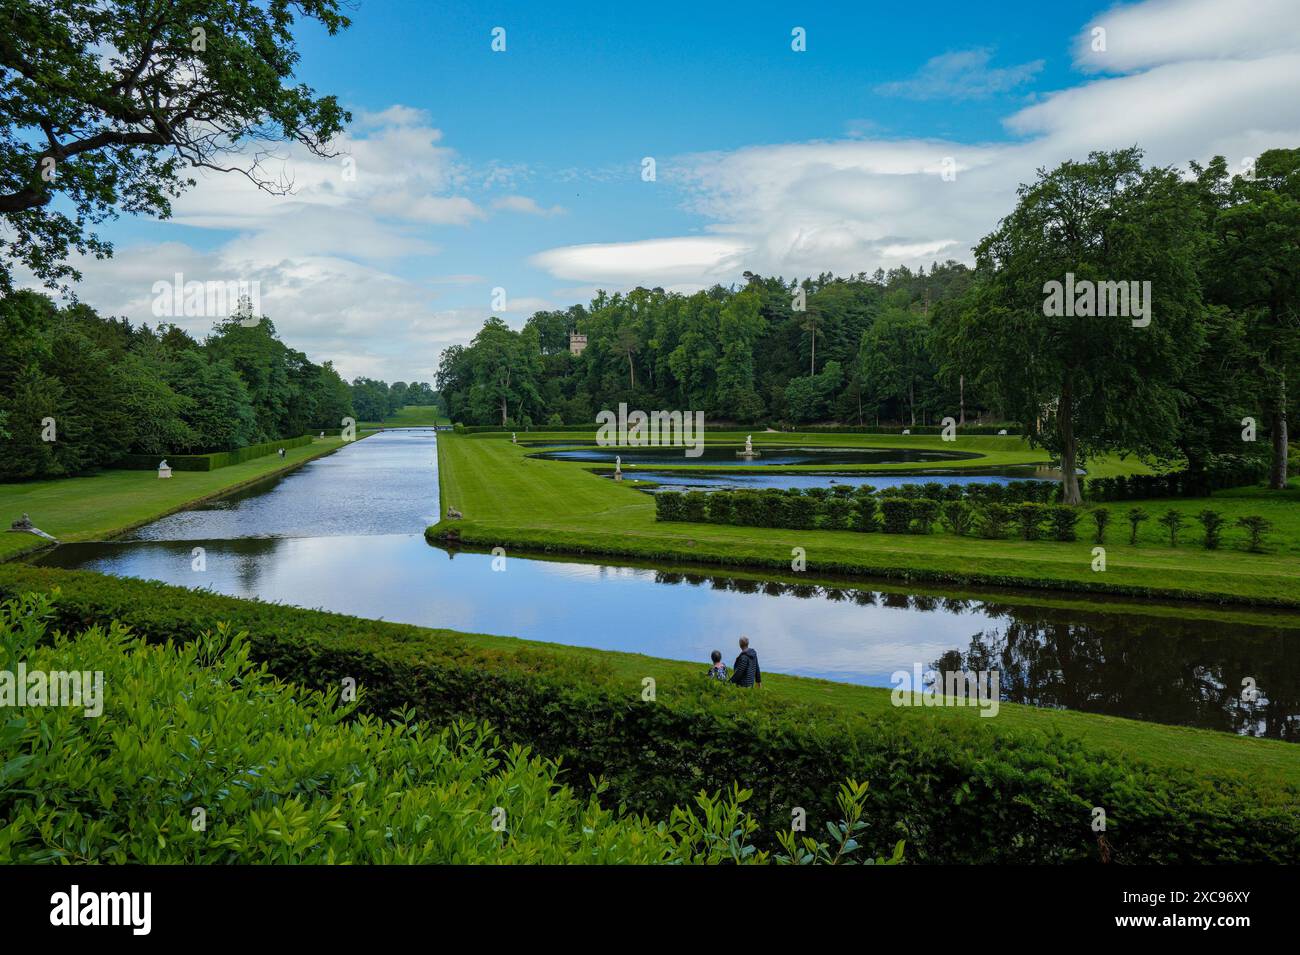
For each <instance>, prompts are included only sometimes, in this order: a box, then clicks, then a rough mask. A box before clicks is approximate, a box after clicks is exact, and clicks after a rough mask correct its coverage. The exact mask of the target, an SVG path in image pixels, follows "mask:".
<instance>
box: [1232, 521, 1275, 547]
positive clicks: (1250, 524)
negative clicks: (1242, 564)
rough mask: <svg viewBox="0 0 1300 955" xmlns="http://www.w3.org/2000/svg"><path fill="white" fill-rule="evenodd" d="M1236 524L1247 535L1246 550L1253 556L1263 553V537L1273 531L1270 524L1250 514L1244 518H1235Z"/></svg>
mask: <svg viewBox="0 0 1300 955" xmlns="http://www.w3.org/2000/svg"><path fill="white" fill-rule="evenodd" d="M1236 524H1237V526H1238V527H1240V528H1242V529H1244V530H1245V531H1246V534H1247V535H1248V538H1249V540H1248V543H1247V545H1246V549H1247V550H1249V551H1251V552H1252V553H1255V554H1258V553H1260V552H1261V551H1263V549H1264V547H1263V542H1264V535H1265V534H1267V533H1268V532H1269V531H1271V530H1272V529H1273V524H1272V522H1271V521H1268V520H1265V519H1264V518H1262V517H1260V516H1259V515H1258V514H1250V515H1247V516H1246V517H1239V518H1237V521H1236Z"/></svg>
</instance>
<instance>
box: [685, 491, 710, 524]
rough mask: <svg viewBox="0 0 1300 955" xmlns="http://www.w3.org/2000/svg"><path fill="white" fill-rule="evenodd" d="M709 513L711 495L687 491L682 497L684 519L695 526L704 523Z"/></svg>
mask: <svg viewBox="0 0 1300 955" xmlns="http://www.w3.org/2000/svg"><path fill="white" fill-rule="evenodd" d="M708 511H709V495H708V494H706V493H704V492H703V491H687V492H686V493H685V494H684V495H683V496H682V517H681V519H682V520H684V521H690V522H691V523H693V524H702V523H704V521H705V519H706V517H707V515H708Z"/></svg>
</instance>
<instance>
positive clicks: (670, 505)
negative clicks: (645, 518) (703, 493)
mask: <svg viewBox="0 0 1300 955" xmlns="http://www.w3.org/2000/svg"><path fill="white" fill-rule="evenodd" d="M684 497H685V495H684V494H682V492H681V491H657V492H655V520H657V521H682V520H685V518H684V517H683V516H682V515H683V514H684V513H685V508H684V507H683V506H682V500H683V498H684Z"/></svg>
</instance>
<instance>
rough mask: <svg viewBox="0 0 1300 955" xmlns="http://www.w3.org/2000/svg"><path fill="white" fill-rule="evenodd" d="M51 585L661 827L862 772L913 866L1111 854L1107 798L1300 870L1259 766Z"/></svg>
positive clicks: (1295, 807) (1213, 851)
mask: <svg viewBox="0 0 1300 955" xmlns="http://www.w3.org/2000/svg"><path fill="white" fill-rule="evenodd" d="M56 586H57V587H59V588H60V594H59V597H58V599H57V601H56V616H57V623H58V625H59V626H61V627H63V628H65V629H69V630H71V629H79V628H83V627H85V626H87V625H88V624H94V623H99V622H104V621H108V620H112V619H117V620H121V621H123V622H124V623H127V624H128V625H130V626H132V627H133V628H135V630H136V632H138V633H139V634H141V635H143V636H145V637H147V638H149V639H151V640H156V641H166V640H181V641H185V640H190V639H193V638H195V637H197V636H198V635H199V634H201V633H202V631H204V630H205V629H211V628H213V627H214V626H215V625H216V623H217V622H219V621H228V622H229V623H230V624H231V625H232V626H233V627H234V628H235V629H237V630H247V631H248V633H249V644H250V647H251V648H252V652H253V654H254V656H255V658H257V659H260V660H262V661H264V662H266V663H267V664H268V666H269V667H270V669H271V670H272V672H274V673H276V674H277V675H279V676H281V677H282V678H284V679H288V680H291V681H293V682H296V683H299V684H302V685H305V686H310V687H316V688H323V687H329V686H334V687H337V686H338V685H339V683H340V681H341V680H343V679H344V678H346V677H351V678H353V679H355V680H356V681H357V682H358V684H359V685H361V686H363V687H364V688H365V690H366V700H367V703H368V707H369V709H370V710H371V711H372V712H375V713H381V714H387V713H389V712H391V711H392V710H393V709H395V708H400V707H414V708H415V709H416V711H417V712H418V714H419V716H420V717H422V718H425V719H428V720H430V721H433V722H436V723H439V724H446V723H449V722H451V721H452V720H455V719H457V718H469V719H474V720H488V721H489V722H491V723H492V724H493V726H494V727H496V728H497V729H498V730H499V731H500V733H501V735H502V737H503V738H504V739H506V740H508V741H515V742H521V743H529V744H531V745H533V746H534V747H535V748H536V749H537V750H538V751H540V752H541V753H543V754H545V755H547V756H551V757H554V758H560V759H562V760H563V761H564V765H565V766H567V767H568V771H569V775H568V777H567V778H568V780H569V781H570V782H571V783H572V784H574V785H579V786H581V785H583V784H584V783H585V781H586V779H587V776H588V774H595V775H601V776H603V777H604V778H605V779H606V780H607V782H608V783H609V790H608V798H609V799H610V800H611V801H613V802H625V803H626V804H627V805H628V807H629V808H631V809H633V810H634V811H644V812H649V813H652V814H655V815H657V816H660V817H662V815H663V814H665V813H666V812H667V811H668V810H669V808H670V807H671V806H673V805H674V804H677V805H685V804H687V803H689V802H690V801H691V800H692V798H693V796H694V794H695V793H696V792H698V791H699V790H701V789H708V790H719V789H723V788H725V787H726V786H727V785H728V784H730V783H731V782H732V781H733V780H734V781H737V782H739V783H741V784H742V785H744V786H746V787H748V788H752V789H753V791H754V795H753V799H752V801H751V802H750V803H749V805H748V807H747V808H749V809H750V811H751V812H753V813H754V815H755V817H756V818H758V819H759V820H760V821H761V823H762V826H763V831H764V832H766V833H773V832H777V831H779V830H782V829H786V828H788V827H789V820H790V811H791V809H792V807H796V806H799V807H803V808H804V809H805V810H807V813H808V823H809V831H810V832H811V831H814V829H815V827H816V826H822V827H823V828H824V826H825V823H826V822H828V821H833V820H835V819H836V818H838V808H837V807H836V805H835V796H836V793H837V791H838V788H839V782H840V780H842V779H845V778H854V777H856V778H860V779H863V780H868V781H869V782H870V784H871V785H870V793H869V797H868V800H867V808H866V814H865V815H864V817H863V818H864V820H865V821H866V822H867V823H868V826H870V827H872V828H871V829H869V830H868V831H870V832H873V833H874V834H875V835H876V836H877V837H878V838H879V839H880V840H881V842H882V843H883V844H892V840H895V839H897V838H900V837H902V838H905V839H906V840H907V846H908V849H907V852H908V858H909V860H916V861H922V862H1019V863H1034V862H1038V863H1042V862H1081V861H1092V860H1096V859H1097V857H1098V845H1097V837H1096V834H1095V833H1093V832H1092V831H1091V827H1090V822H1091V819H1092V809H1093V807H1094V806H1102V807H1104V808H1105V810H1106V817H1107V826H1108V828H1107V833H1106V838H1107V841H1108V842H1109V843H1110V846H1111V850H1112V852H1113V857H1114V858H1115V859H1116V860H1117V861H1121V862H1133V863H1138V862H1143V863H1225V862H1273V863H1278V862H1286V863H1294V862H1300V789H1298V788H1297V787H1284V786H1280V785H1277V784H1271V785H1270V784H1268V783H1267V782H1265V781H1261V780H1258V779H1255V778H1252V777H1248V776H1246V775H1244V774H1243V775H1240V776H1238V775H1223V776H1218V777H1214V778H1210V777H1209V776H1207V775H1205V774H1203V773H1199V772H1194V771H1192V770H1190V769H1189V770H1176V769H1170V768H1167V767H1160V768H1153V767H1151V766H1149V765H1147V764H1145V763H1144V762H1141V761H1139V760H1136V759H1133V758H1130V757H1124V756H1120V755H1116V754H1112V753H1108V752H1104V751H1099V750H1096V749H1092V748H1089V747H1087V746H1085V744H1083V743H1082V742H1080V741H1079V740H1077V739H1073V738H1069V737H1066V736H1064V735H1062V734H1059V733H1047V732H1037V731H1030V730H1024V729H1017V730H1000V729H997V728H996V727H992V726H990V725H988V724H990V723H996V722H997V721H996V720H981V719H979V718H972V719H961V718H951V719H940V718H938V717H937V715H936V714H933V713H931V712H927V711H925V710H920V709H915V710H914V709H891V710H888V711H886V712H884V713H883V714H875V715H872V714H850V713H844V712H842V711H840V710H835V709H832V708H829V707H822V706H818V705H812V704H796V703H792V702H789V701H784V700H772V699H770V698H768V697H765V696H764V695H763V694H762V693H756V692H745V691H741V690H738V689H735V688H731V687H727V686H722V685H717V684H714V683H712V682H710V681H706V680H704V679H703V678H701V679H700V680H699V682H698V683H692V682H690V681H686V680H678V679H672V680H667V679H665V680H663V681H661V683H660V685H659V687H658V691H657V699H656V700H655V701H654V702H645V701H643V700H642V695H641V694H642V685H641V682H640V680H639V679H637V680H636V681H635V682H633V683H632V685H629V682H630V681H629V680H627V679H626V678H625V677H621V676H619V675H616V674H615V673H614V672H613V671H612V669H611V668H609V667H608V665H607V664H605V663H603V661H602V659H601V655H599V654H587V655H581V654H574V653H572V652H568V653H565V652H561V651H560V650H558V649H550V648H547V647H544V646H537V645H532V644H527V643H522V642H521V643H520V644H519V646H518V648H517V649H513V648H512V649H510V650H504V649H492V648H485V647H482V646H479V645H476V644H475V643H473V642H472V641H470V640H468V639H466V638H465V637H464V636H463V635H460V634H456V633H454V632H452V631H445V630H429V629H423V628H419V627H412V626H406V625H402V624H393V623H385V622H381V621H371V620H361V619H357V618H353V617H345V616H341V615H338V614H329V613H322V612H319V611H310V610H299V609H295V608H291V607H282V606H276V605H272V604H265V603H261V602H257V601H245V600H237V599H234V598H229V597H222V596H218V595H215V594H210V593H204V592H196V591H187V590H184V589H182V588H176V587H169V586H165V585H163V584H158V583H152V582H147V581H135V580H121V579H115V578H109V577H104V576H100V575H97V574H92V573H87V572H79V571H60V570H54V569H50V568H33V567H27V566H21V565H4V566H0V593H6V594H15V593H21V592H24V591H33V590H35V591H49V590H50V589H51V588H53V587H56ZM654 666H655V664H654V663H653V661H646V667H647V669H648V670H653V667H654ZM954 716H955V715H954ZM895 822H897V826H895V825H894V824H895Z"/></svg>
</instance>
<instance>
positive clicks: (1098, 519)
mask: <svg viewBox="0 0 1300 955" xmlns="http://www.w3.org/2000/svg"><path fill="white" fill-rule="evenodd" d="M1089 513H1090V514H1091V515H1092V523H1093V524H1094V525H1095V526H1096V528H1097V530H1096V533H1095V534H1094V535H1093V538H1092V540H1093V542H1094V543H1096V544H1104V543H1106V528H1107V527H1108V526H1109V525H1110V511H1108V510H1106V508H1104V507H1094V508H1093V509H1092V510H1091V511H1089Z"/></svg>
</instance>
